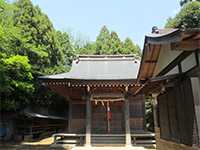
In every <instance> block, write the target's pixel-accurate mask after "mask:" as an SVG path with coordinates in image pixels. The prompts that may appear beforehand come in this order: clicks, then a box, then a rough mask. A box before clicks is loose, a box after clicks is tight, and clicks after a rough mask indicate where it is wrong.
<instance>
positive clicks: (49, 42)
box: [14, 0, 64, 72]
mask: <svg viewBox="0 0 200 150" xmlns="http://www.w3.org/2000/svg"><path fill="white" fill-rule="evenodd" d="M15 6H16V7H17V9H16V10H15V11H14V14H15V15H14V25H15V26H17V27H20V28H21V34H22V35H23V38H24V40H25V42H24V45H23V48H22V49H21V51H20V53H21V54H23V55H27V56H28V57H29V59H30V63H31V64H32V65H34V68H37V70H38V71H40V72H45V68H46V67H53V66H58V65H60V64H62V63H63V61H64V60H63V58H62V52H61V50H60V49H59V47H58V45H57V43H56V39H55V36H56V32H55V29H54V28H53V25H52V23H51V22H50V20H49V19H48V17H47V15H45V14H43V13H42V12H41V10H40V8H39V7H37V6H33V4H32V3H31V1H30V0H17V1H16V2H15Z"/></svg>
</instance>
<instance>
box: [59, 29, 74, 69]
mask: <svg viewBox="0 0 200 150" xmlns="http://www.w3.org/2000/svg"><path fill="white" fill-rule="evenodd" d="M56 40H57V43H58V47H59V50H60V51H61V53H62V56H63V59H64V62H63V64H64V65H65V66H68V67H69V66H70V65H71V63H72V60H73V59H74V57H75V51H74V48H73V45H72V44H71V41H70V38H69V35H68V34H67V33H66V32H61V31H57V32H56Z"/></svg>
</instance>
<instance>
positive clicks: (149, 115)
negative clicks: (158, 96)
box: [145, 96, 154, 132]
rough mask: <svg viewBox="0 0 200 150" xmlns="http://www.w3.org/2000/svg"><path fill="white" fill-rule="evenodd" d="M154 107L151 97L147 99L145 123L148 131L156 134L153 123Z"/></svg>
mask: <svg viewBox="0 0 200 150" xmlns="http://www.w3.org/2000/svg"><path fill="white" fill-rule="evenodd" d="M153 120H154V119H153V105H152V98H151V97H150V96H147V97H146V101H145V123H146V128H147V130H149V131H151V132H154V122H153Z"/></svg>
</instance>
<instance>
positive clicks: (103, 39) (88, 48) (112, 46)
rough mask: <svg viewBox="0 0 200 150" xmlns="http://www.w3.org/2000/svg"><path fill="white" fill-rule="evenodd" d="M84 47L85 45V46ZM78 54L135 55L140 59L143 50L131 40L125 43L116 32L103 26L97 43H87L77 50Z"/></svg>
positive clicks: (127, 39)
mask: <svg viewBox="0 0 200 150" xmlns="http://www.w3.org/2000/svg"><path fill="white" fill-rule="evenodd" d="M83 45H84V44H83ZM76 51H77V54H96V55H115V54H118V55H119V54H127V55H129V54H133V55H135V56H136V57H138V58H140V56H141V50H140V48H139V46H138V45H135V44H134V43H133V42H132V40H131V39H130V38H126V40H125V41H124V42H123V41H121V40H120V38H119V37H118V34H117V33H116V32H114V31H111V32H110V31H109V30H108V28H107V27H106V26H103V27H102V28H101V30H100V33H99V35H98V36H97V38H96V41H95V42H87V43H86V44H85V45H84V46H82V47H78V48H76Z"/></svg>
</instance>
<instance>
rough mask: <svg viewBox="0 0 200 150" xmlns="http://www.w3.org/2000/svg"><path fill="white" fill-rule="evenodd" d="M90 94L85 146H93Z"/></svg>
mask: <svg viewBox="0 0 200 150" xmlns="http://www.w3.org/2000/svg"><path fill="white" fill-rule="evenodd" d="M90 97H91V96H90V94H89V91H88V94H87V96H86V136H85V145H86V146H91V100H90Z"/></svg>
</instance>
